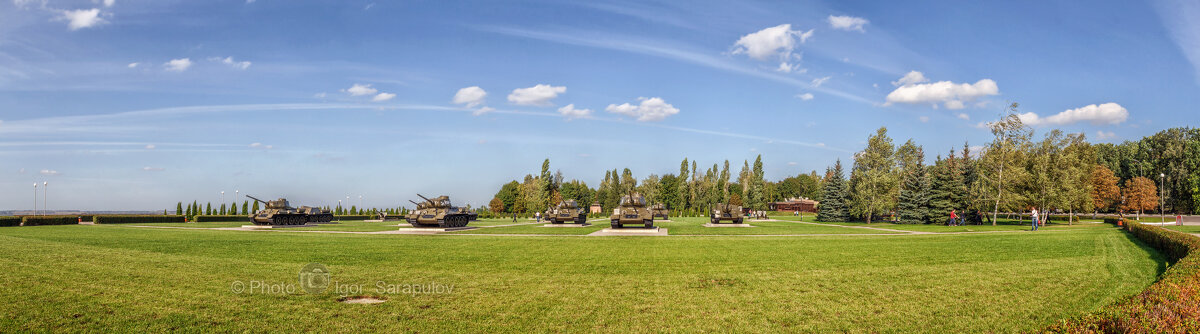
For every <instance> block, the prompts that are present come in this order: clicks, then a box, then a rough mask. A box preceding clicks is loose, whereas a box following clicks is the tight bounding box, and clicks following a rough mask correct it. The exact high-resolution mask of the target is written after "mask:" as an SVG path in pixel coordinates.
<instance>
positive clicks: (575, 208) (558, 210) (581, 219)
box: [546, 199, 587, 224]
mask: <svg viewBox="0 0 1200 334" xmlns="http://www.w3.org/2000/svg"><path fill="white" fill-rule="evenodd" d="M546 219H549V220H550V223H551V224H562V223H565V222H572V223H575V224H583V223H585V222H587V211H585V210H584V209H583V208H581V207H579V205H578V204H577V203H575V200H573V199H568V200H563V201H562V202H558V205H557V206H555V207H553V208H550V209H549V210H546Z"/></svg>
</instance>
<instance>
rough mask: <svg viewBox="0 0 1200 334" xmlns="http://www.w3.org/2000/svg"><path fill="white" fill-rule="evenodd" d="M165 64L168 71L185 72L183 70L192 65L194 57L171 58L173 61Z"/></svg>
mask: <svg viewBox="0 0 1200 334" xmlns="http://www.w3.org/2000/svg"><path fill="white" fill-rule="evenodd" d="M163 66H165V67H166V68H167V71H171V72H183V71H187V69H188V68H189V67H192V59H191V58H179V59H171V61H168V62H167V63H166V64H163Z"/></svg>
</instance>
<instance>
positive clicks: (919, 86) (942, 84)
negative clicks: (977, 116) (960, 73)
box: [883, 71, 1000, 109]
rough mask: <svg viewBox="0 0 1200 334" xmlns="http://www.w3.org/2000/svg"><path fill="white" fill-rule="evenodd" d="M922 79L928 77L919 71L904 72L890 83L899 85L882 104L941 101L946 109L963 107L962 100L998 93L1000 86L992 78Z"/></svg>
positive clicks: (972, 99)
mask: <svg viewBox="0 0 1200 334" xmlns="http://www.w3.org/2000/svg"><path fill="white" fill-rule="evenodd" d="M924 81H928V79H925V76H924V75H923V74H921V72H916V71H913V72H909V73H908V74H905V75H904V77H903V78H900V80H897V81H895V82H893V83H892V84H899V85H901V86H900V87H897V88H896V90H893V91H892V92H891V93H888V95H887V102H886V103H884V104H883V105H885V106H889V105H892V104H893V103H909V104H918V103H932V104H934V107H936V106H937V103H943V104H944V105H945V107H946V108H947V109H962V108H964V107H965V104H964V102H970V101H974V100H975V99H978V98H980V97H983V96H988V95H998V94H1000V87H999V86H997V85H996V82H995V81H992V79H983V80H979V81H977V82H975V83H974V84H968V83H953V82H950V81H938V82H934V83H921V82H924Z"/></svg>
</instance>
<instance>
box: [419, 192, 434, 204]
mask: <svg viewBox="0 0 1200 334" xmlns="http://www.w3.org/2000/svg"><path fill="white" fill-rule="evenodd" d="M417 196H420V197H421V199H423V200H425V201H426V202H429V203H433V200H431V199H429V198H426V197H425V196H421V194H417Z"/></svg>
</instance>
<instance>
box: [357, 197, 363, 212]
mask: <svg viewBox="0 0 1200 334" xmlns="http://www.w3.org/2000/svg"><path fill="white" fill-rule="evenodd" d="M358 209H359V210H362V209H363V201H362V195H358Z"/></svg>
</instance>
